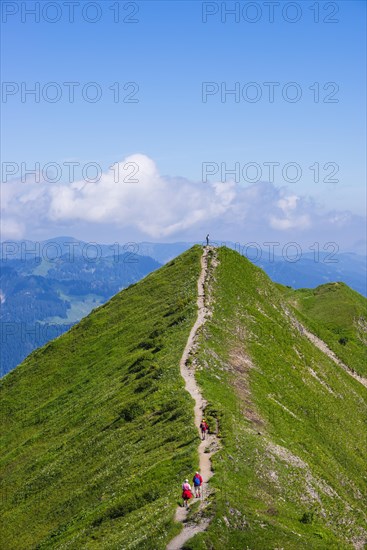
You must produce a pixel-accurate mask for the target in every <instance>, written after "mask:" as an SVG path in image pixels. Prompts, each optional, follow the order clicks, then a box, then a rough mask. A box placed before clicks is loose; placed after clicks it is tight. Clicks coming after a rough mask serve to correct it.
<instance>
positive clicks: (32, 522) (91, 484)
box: [0, 247, 367, 550]
mask: <svg viewBox="0 0 367 550" xmlns="http://www.w3.org/2000/svg"><path fill="white" fill-rule="evenodd" d="M201 253H202V250H201V249H200V247H194V248H192V249H190V250H189V251H188V252H185V253H184V254H182V255H181V256H179V257H178V258H176V259H175V260H174V261H172V262H170V263H169V264H167V265H166V266H164V267H163V268H161V269H160V270H158V271H156V272H154V273H152V274H151V275H149V276H148V277H146V278H145V279H144V280H142V281H141V282H139V283H137V284H136V285H132V286H130V287H129V288H128V289H126V290H124V291H122V292H121V293H119V294H118V295H116V296H115V297H114V298H113V299H112V300H110V301H109V302H108V303H107V304H105V305H104V306H102V307H100V308H99V309H97V310H95V311H93V312H92V313H91V314H90V315H89V316H88V317H87V318H85V319H84V320H83V321H82V322H81V323H79V324H78V325H76V326H75V327H74V328H72V329H71V330H70V331H69V332H68V333H67V334H65V335H63V336H61V337H60V338H58V339H57V340H55V341H53V342H51V343H49V344H48V345H47V346H45V347H44V348H42V349H40V350H38V351H36V352H34V353H33V354H32V355H31V356H29V357H28V359H27V360H26V361H25V362H24V363H23V364H22V365H20V366H19V367H18V368H16V369H15V370H14V371H13V372H11V373H10V374H8V375H7V376H6V377H5V378H4V379H3V380H2V388H1V394H2V398H1V399H2V410H3V411H4V413H3V420H4V422H3V425H4V426H5V428H4V430H3V434H2V439H1V442H2V445H3V448H4V449H5V452H3V454H2V458H1V463H0V464H1V480H2V481H1V484H2V494H3V497H2V508H3V510H2V514H3V527H2V533H1V540H2V547H3V548H4V549H9V550H10V549H11V550H13V549H14V550H15V549H16V550H22V549H24V550H25V549H27V550H28V549H30V548H39V549H43V548H55V549H56V548H60V549H61V548H73V549H74V548H78V549H79V548H83V549H84V548H85V549H92V548H96V549H97V548H100V549H124V550H125V549H136V550H137V549H149V550H160V549H162V550H163V549H164V548H165V546H166V544H167V542H168V541H169V540H170V539H171V538H172V537H173V536H174V535H175V534H176V533H177V531H178V530H179V529H180V526H179V525H177V524H175V523H174V520H173V518H174V512H175V508H176V505H177V499H178V497H179V495H180V489H179V488H180V483H181V482H182V479H183V478H184V477H186V475H189V474H190V473H193V471H194V470H195V468H196V467H197V462H198V456H197V446H198V442H199V441H198V436H197V432H196V430H195V427H194V422H193V410H192V407H193V400H192V399H191V397H190V395H189V394H188V393H187V392H186V391H185V390H184V383H183V380H182V378H181V377H180V371H179V361H180V357H181V355H182V352H183V350H184V347H185V344H186V340H187V337H188V335H189V332H190V328H191V326H192V324H193V323H194V321H195V317H196V292H197V279H198V277H199V273H200V256H201ZM217 259H218V261H219V264H218V265H217V266H216V267H215V268H213V269H212V270H211V272H210V273H211V275H210V277H209V279H208V280H207V282H206V297H207V299H208V300H209V307H210V308H211V310H212V316H211V317H208V319H207V321H206V324H205V325H204V327H203V329H202V330H201V332H200V336H199V346H198V349H197V351H196V356H195V357H194V358H192V359H191V360H192V363H193V364H194V365H196V369H197V372H196V375H197V379H198V382H199V384H200V387H201V389H202V393H203V395H204V397H205V398H206V399H207V400H208V408H207V411H206V416H207V418H208V419H209V421H210V424H211V426H212V427H214V426H215V425H216V423H218V427H219V434H218V435H219V436H220V439H221V450H219V451H218V452H217V454H216V455H214V457H213V468H214V472H215V475H214V477H213V478H212V480H211V485H212V487H213V494H212V496H211V500H210V504H209V506H208V507H207V508H206V511H205V513H206V514H208V515H210V517H211V518H212V521H211V523H210V525H209V528H208V530H207V531H206V532H205V533H201V534H199V535H197V536H195V537H194V538H193V539H191V540H190V541H188V542H187V543H186V545H185V548H187V549H197V550H199V549H200V550H203V549H215V550H222V549H233V550H237V549H238V550H242V549H244V548H251V549H254V550H257V549H259V550H263V549H274V550H275V549H276V548H284V549H287V550H288V549H294V550H298V549H302V548H304V549H306V548H307V549H309V548H335V549H337V548H338V549H339V548H340V549H343V548H345V549H347V548H363V545H364V544H365V542H366V541H367V534H366V496H367V495H366V473H365V462H366V457H367V452H366V437H365V434H366V429H367V425H366V418H367V414H366V413H367V389H366V388H365V387H364V386H363V385H362V384H361V383H359V382H358V381H356V380H355V379H353V378H352V377H351V376H350V375H349V374H348V373H347V372H345V371H344V370H343V369H342V368H340V367H339V366H338V365H337V364H336V363H335V362H334V361H333V360H332V359H330V358H329V357H328V356H327V355H326V354H325V353H323V352H322V351H320V350H319V349H318V348H316V347H315V345H313V344H312V342H310V341H309V339H308V338H307V337H306V336H305V335H302V334H300V332H299V331H298V330H297V328H296V326H295V325H294V323H293V321H292V319H293V316H294V318H297V319H298V320H299V321H300V322H302V323H303V325H305V326H306V327H307V328H308V330H309V331H311V332H313V333H315V334H316V333H317V336H319V338H322V339H323V340H324V341H326V342H327V344H328V345H329V347H330V348H331V349H333V351H334V353H335V354H336V355H337V356H338V357H339V358H340V359H341V360H342V361H343V362H344V363H346V364H347V366H348V367H349V368H350V369H353V370H355V371H356V372H358V373H359V374H363V371H362V364H363V362H362V357H363V356H362V354H363V345H364V344H363V338H366V314H365V305H366V300H365V299H363V298H361V297H360V296H359V295H357V294H356V293H352V291H350V290H349V289H348V288H347V287H344V285H342V287H341V288H342V290H343V294H342V295H343V299H344V302H343V307H342V309H341V311H342V313H341V315H342V318H339V317H338V315H339V313H338V308H337V307H336V302H337V300H336V302H335V300H334V301H332V300H328V299H327V297H325V294H326V295H327V292H326V291H325V292H324V291H323V287H319V288H318V289H316V291H306V290H300V291H291V290H290V289H284V288H281V287H279V286H278V285H275V284H274V283H272V282H271V281H270V279H269V278H268V277H267V276H266V275H265V273H264V272H263V271H262V270H260V269H259V268H256V267H255V266H254V265H252V264H251V263H250V262H249V261H248V260H247V259H245V258H243V257H241V256H240V255H239V254H237V253H235V252H233V251H230V250H229V249H226V248H221V249H219V250H218V251H217ZM320 289H321V290H320ZM333 296H334V295H333ZM339 301H340V300H339ZM361 308H362V309H361ZM363 311H364V312H363ZM336 329H338V330H339V332H337V331H336ZM341 338H345V339H346V340H343V341H342V343H340V342H339V339H341ZM338 346H339V347H338ZM192 516H193V517H194V516H195V512H194V509H193V513H192Z"/></svg>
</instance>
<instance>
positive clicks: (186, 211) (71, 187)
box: [2, 154, 363, 242]
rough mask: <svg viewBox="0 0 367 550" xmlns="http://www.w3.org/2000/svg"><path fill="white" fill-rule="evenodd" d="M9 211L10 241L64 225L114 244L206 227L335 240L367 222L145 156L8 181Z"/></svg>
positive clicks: (271, 189) (189, 234)
mask: <svg viewBox="0 0 367 550" xmlns="http://www.w3.org/2000/svg"><path fill="white" fill-rule="evenodd" d="M136 168H138V171H136ZM134 171H135V172H136V173H135V174H133V172H134ZM117 174H119V181H117ZM132 179H137V180H138V181H137V182H133V181H131V180H132ZM2 208H4V209H5V211H6V217H5V224H4V227H5V234H6V238H9V239H10V238H13V239H16V238H21V237H24V236H27V237H29V238H30V237H31V235H32V234H34V233H35V232H36V233H37V232H38V234H40V233H42V232H43V234H44V235H45V236H50V234H51V235H55V234H57V232H60V227H62V228H65V227H67V228H72V229H73V230H74V231H75V230H77V228H78V227H80V226H82V225H83V227H84V228H85V227H88V228H89V229H90V234H91V236H92V235H93V238H94V239H97V238H98V235H100V234H101V232H102V231H103V229H106V228H109V232H110V234H111V237H110V238H109V240H110V241H114V240H115V238H114V236H113V232H114V231H116V232H119V231H121V230H126V231H129V234H130V235H131V236H133V235H138V236H139V237H134V236H133V238H141V237H142V238H150V239H154V240H171V241H172V240H198V239H200V237H201V236H202V232H203V231H205V232H206V231H210V232H211V233H215V234H217V235H218V237H219V238H223V239H231V240H242V239H243V238H244V236H246V237H247V236H249V237H250V238H251V239H254V238H256V237H259V238H262V237H264V238H269V236H271V237H277V238H285V239H286V238H288V239H289V240H294V238H301V237H302V236H303V237H304V238H308V239H309V240H310V239H311V240H312V239H314V238H315V236H318V237H319V238H322V235H323V234H325V236H326V235H327V238H328V239H329V240H330V238H331V237H332V236H333V235H334V240H336V239H337V238H341V237H339V236H340V235H343V238H344V239H346V238H349V241H350V242H352V241H353V240H355V239H359V238H360V235H358V234H355V231H356V228H358V230H360V228H361V227H363V221H361V218H359V219H357V217H356V216H354V215H353V214H351V213H350V212H325V210H324V209H322V208H321V207H320V206H318V205H317V204H315V201H314V200H312V198H309V197H304V196H300V195H298V194H297V193H296V192H295V191H294V190H289V189H288V188H286V187H281V188H277V187H275V186H274V185H273V184H271V183H266V182H259V183H255V184H253V185H250V186H247V187H246V186H243V185H238V184H236V183H234V182H233V181H228V182H214V183H210V182H208V183H202V182H194V181H189V180H187V179H185V178H180V177H169V176H162V175H161V174H159V172H158V170H157V167H156V165H155V163H154V161H153V160H152V159H150V158H149V157H147V156H145V155H142V154H136V155H131V156H129V157H127V158H125V159H124V160H122V161H121V162H119V163H118V164H115V165H114V167H113V168H111V169H108V170H107V171H106V172H105V173H103V174H102V176H101V178H100V179H99V181H96V182H86V181H76V182H73V183H63V184H61V183H58V184H53V183H49V182H45V181H41V182H40V183H35V182H34V181H33V182H32V181H28V182H27V183H21V182H20V181H10V182H7V183H4V184H3V186H2ZM352 231H353V232H354V234H352ZM104 234H105V233H104ZM2 238H4V236H2ZM325 238H326V237H325Z"/></svg>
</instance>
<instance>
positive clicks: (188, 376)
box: [166, 246, 218, 550]
mask: <svg viewBox="0 0 367 550" xmlns="http://www.w3.org/2000/svg"><path fill="white" fill-rule="evenodd" d="M209 251H212V252H213V254H214V257H215V248H213V247H210V246H206V247H204V252H203V255H202V257H201V273H200V277H199V279H198V298H197V307H198V316H197V319H196V321H195V324H194V325H193V327H192V329H191V332H190V335H189V338H188V340H187V343H186V347H185V349H184V352H183V354H182V357H181V360H180V372H181V376H182V377H183V379H184V380H185V387H186V390H187V391H188V392H189V393H190V395H191V397H192V398H193V399H194V400H195V407H194V412H195V425H196V427H197V430H198V433H199V436H200V438H201V433H200V422H201V419H202V417H203V415H204V414H205V413H204V411H205V407H206V404H207V403H206V401H205V400H204V398H203V396H202V394H201V392H200V389H199V386H198V384H197V383H196V380H195V369H194V366H190V367H189V366H188V365H187V360H188V358H189V355H190V354H192V353H193V351H194V350H195V348H196V339H197V332H198V330H199V328H200V327H201V326H202V325H203V324H204V323H205V321H206V319H207V317H209V316H210V314H211V312H210V311H209V309H208V308H207V307H206V305H205V281H206V279H207V277H208V253H209ZM213 264H214V265H215V262H213ZM211 429H212V430H213V426H211ZM217 449H218V438H217V436H216V435H215V434H214V433H211V434H209V435H207V436H206V439H205V440H204V441H201V443H200V445H199V472H200V474H201V476H202V478H203V487H202V495H203V496H202V498H201V500H200V508H199V509H200V510H203V509H204V508H205V507H206V505H207V497H208V494H209V488H208V481H209V479H210V478H211V477H212V475H213V472H212V469H211V456H212V455H213V453H214V452H215V451H216V450H217ZM205 450H207V452H205ZM208 451H209V452H208ZM192 475H194V472H192ZM189 481H190V484H191V479H190V480H189ZM178 490H180V488H178ZM195 501H196V499H195V498H194V499H193V500H192V501H191V502H195ZM187 514H188V511H187V510H186V509H185V508H184V507H181V506H178V508H177V510H176V516H175V520H176V521H178V522H181V523H183V525H184V526H183V529H182V531H181V533H179V535H177V536H176V537H175V538H174V539H172V540H171V541H170V542H169V543H168V545H167V547H166V550H180V549H181V548H182V545H183V544H184V543H185V542H186V541H187V540H189V539H190V538H191V537H193V536H194V535H196V534H197V533H200V532H202V531H205V529H207V527H208V525H209V523H210V520H209V519H203V520H201V521H199V522H198V523H190V522H187Z"/></svg>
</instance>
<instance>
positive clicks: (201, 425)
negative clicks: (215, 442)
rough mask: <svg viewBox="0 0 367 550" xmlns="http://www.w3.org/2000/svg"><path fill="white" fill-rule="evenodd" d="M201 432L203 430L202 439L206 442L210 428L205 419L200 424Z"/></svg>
mask: <svg viewBox="0 0 367 550" xmlns="http://www.w3.org/2000/svg"><path fill="white" fill-rule="evenodd" d="M200 430H201V439H202V440H204V439H205V436H206V434H207V433H208V431H209V426H208V424H207V423H206V421H205V419H204V418H203V419H202V421H201V422H200Z"/></svg>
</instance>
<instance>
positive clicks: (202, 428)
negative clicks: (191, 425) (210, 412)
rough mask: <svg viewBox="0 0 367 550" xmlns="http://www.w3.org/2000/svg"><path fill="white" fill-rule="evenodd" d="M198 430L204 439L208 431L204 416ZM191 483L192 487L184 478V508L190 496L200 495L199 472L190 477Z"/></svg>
mask: <svg viewBox="0 0 367 550" xmlns="http://www.w3.org/2000/svg"><path fill="white" fill-rule="evenodd" d="M200 432H201V439H202V440H204V439H205V438H206V435H207V434H208V433H209V426H208V423H207V421H206V420H205V418H203V419H202V421H201V422H200ZM192 484H193V488H191V485H190V483H189V480H188V479H185V481H184V482H183V484H182V498H183V501H184V503H183V505H184V507H185V508H187V507H188V502H189V500H190V498H193V497H194V495H195V497H196V498H200V497H201V496H202V485H203V478H202V477H201V475H200V474H199V472H195V475H194V477H193V478H192ZM193 493H194V494H193Z"/></svg>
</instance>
